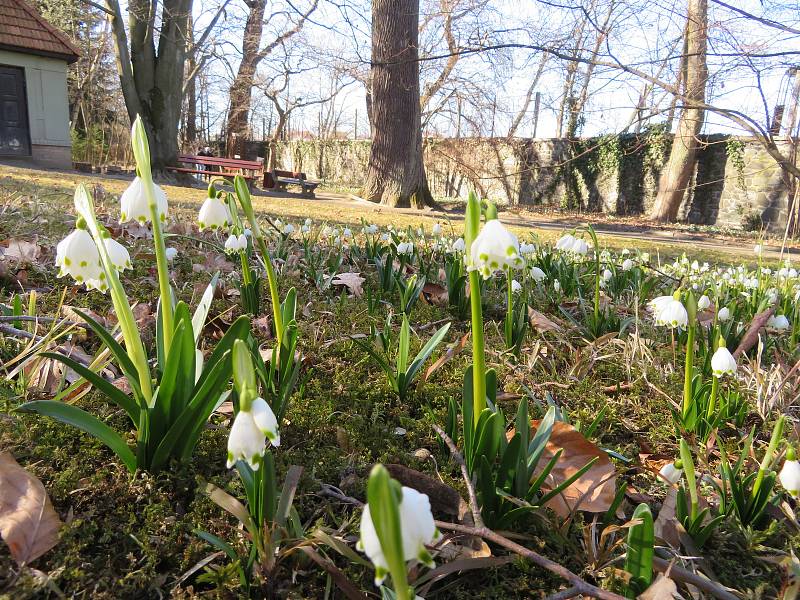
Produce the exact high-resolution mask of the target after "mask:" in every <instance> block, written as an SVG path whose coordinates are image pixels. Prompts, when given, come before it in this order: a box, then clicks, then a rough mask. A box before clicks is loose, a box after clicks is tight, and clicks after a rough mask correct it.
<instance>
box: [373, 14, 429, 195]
mask: <svg viewBox="0 0 800 600" xmlns="http://www.w3.org/2000/svg"><path fill="white" fill-rule="evenodd" d="M418 57H419V0H373V2H372V68H371V74H370V80H371V97H372V108H371V111H370V112H371V121H372V147H371V150H370V156H369V163H368V166H367V176H366V181H365V183H364V189H363V191H362V195H363V197H364V198H366V199H367V200H370V201H372V202H379V203H381V204H385V205H387V206H403V207H408V206H413V207H415V208H421V207H424V206H426V205H430V204H433V198H432V196H431V193H430V190H429V189H428V181H427V178H426V177H425V168H424V166H423V164H422V121H421V115H420V93H419V92H420V90H419V63H418Z"/></svg>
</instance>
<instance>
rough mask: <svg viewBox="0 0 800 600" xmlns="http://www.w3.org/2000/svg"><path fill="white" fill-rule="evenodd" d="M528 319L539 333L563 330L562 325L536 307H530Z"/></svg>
mask: <svg viewBox="0 0 800 600" xmlns="http://www.w3.org/2000/svg"><path fill="white" fill-rule="evenodd" d="M528 319H529V320H530V322H531V325H532V326H533V327H535V328H536V329H537V330H538V331H539V333H546V332H548V331H561V325H559V324H558V323H556V322H555V321H553V320H552V319H550V318H549V317H546V316H545V315H544V314H542V313H540V312H539V311H538V310H536V309H535V308H530V307H528Z"/></svg>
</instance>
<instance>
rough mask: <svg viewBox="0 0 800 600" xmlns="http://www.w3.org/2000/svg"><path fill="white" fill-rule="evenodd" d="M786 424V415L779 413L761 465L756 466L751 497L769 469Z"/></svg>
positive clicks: (759, 486)
mask: <svg viewBox="0 0 800 600" xmlns="http://www.w3.org/2000/svg"><path fill="white" fill-rule="evenodd" d="M785 424H786V417H785V416H784V415H781V416H780V417H779V418H778V420H777V422H776V423H775V427H774V428H773V429H772V437H771V438H770V440H769V446H768V447H767V452H766V453H765V454H764V458H763V459H762V460H761V465H759V467H758V475H756V482H755V483H754V484H753V491H752V493H751V494H750V497H751V498H755V497H757V496H758V492H759V490H760V489H761V485H762V483H763V482H764V477H765V476H766V474H767V471H769V468H770V466H771V465H772V459H773V458H774V456H775V451H776V450H777V449H778V444H779V443H780V441H781V438H782V437H783V428H784V425H785Z"/></svg>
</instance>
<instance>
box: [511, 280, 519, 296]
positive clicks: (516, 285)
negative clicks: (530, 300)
mask: <svg viewBox="0 0 800 600" xmlns="http://www.w3.org/2000/svg"><path fill="white" fill-rule="evenodd" d="M511 291H512V292H514V293H515V294H516V293H517V292H521V291H522V284H521V283H520V282H519V281H517V280H516V279H512V280H511Z"/></svg>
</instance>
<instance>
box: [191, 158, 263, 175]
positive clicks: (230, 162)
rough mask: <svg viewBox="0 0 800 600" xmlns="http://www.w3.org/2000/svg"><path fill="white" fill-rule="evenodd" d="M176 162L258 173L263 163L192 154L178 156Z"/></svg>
mask: <svg viewBox="0 0 800 600" xmlns="http://www.w3.org/2000/svg"><path fill="white" fill-rule="evenodd" d="M178 161H179V162H182V163H190V164H196V165H210V166H215V167H229V168H231V169H253V170H255V171H260V170H261V169H262V168H263V166H264V165H263V163H261V162H257V161H253V160H241V159H238V158H222V157H220V156H195V155H192V154H179V155H178Z"/></svg>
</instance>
